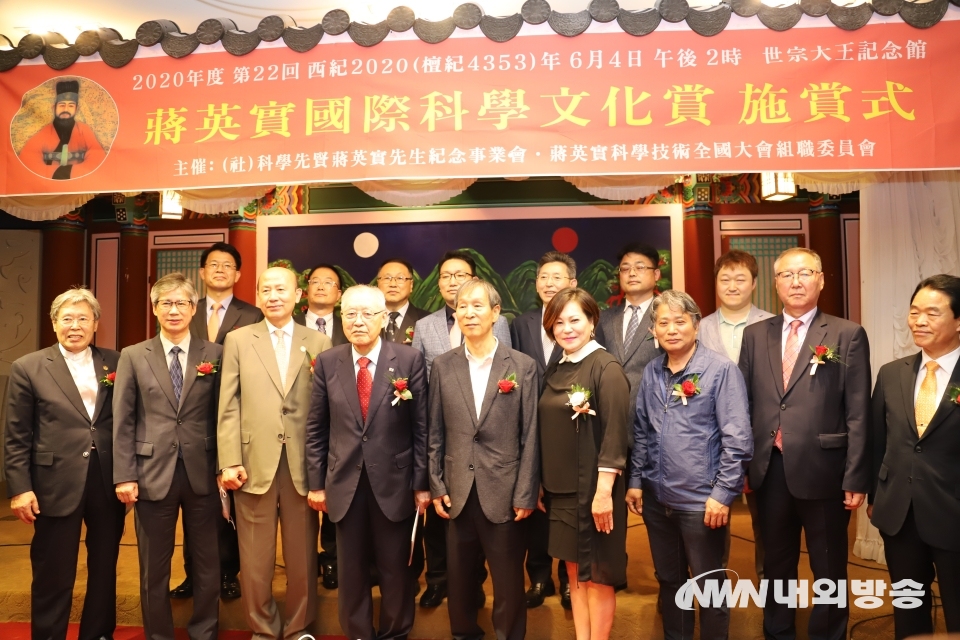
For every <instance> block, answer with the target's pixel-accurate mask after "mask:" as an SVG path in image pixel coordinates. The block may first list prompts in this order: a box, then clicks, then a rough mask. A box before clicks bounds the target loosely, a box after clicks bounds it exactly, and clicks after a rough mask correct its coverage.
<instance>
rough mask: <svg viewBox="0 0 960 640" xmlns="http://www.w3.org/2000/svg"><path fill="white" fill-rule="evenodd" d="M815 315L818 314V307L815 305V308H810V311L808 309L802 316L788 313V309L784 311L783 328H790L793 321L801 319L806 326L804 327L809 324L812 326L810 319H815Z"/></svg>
mask: <svg viewBox="0 0 960 640" xmlns="http://www.w3.org/2000/svg"><path fill="white" fill-rule="evenodd" d="M815 315H817V307H814V308H813V309H810V311H807V312H806V313H805V314H803V315H802V316H800V317H799V318H794V317H793V316H791V315H790V314H789V313H787V312H786V311H784V312H783V330H784V331H787V330H789V329H790V323H791V322H793V321H794V320H799V321H800V322H802V323H803V326H804V327H809V326H810V321H811V320H813V316H815Z"/></svg>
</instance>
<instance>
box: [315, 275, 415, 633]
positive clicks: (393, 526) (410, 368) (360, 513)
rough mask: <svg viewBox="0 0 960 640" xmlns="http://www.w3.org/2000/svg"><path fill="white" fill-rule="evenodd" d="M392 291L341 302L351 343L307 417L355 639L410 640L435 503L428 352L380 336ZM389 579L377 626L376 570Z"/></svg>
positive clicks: (364, 292)
mask: <svg viewBox="0 0 960 640" xmlns="http://www.w3.org/2000/svg"><path fill="white" fill-rule="evenodd" d="M385 315H386V301H385V299H384V295H383V292H381V291H380V290H379V289H376V288H374V287H370V286H366V285H357V286H354V287H350V288H349V289H347V290H346V291H345V292H344V294H343V298H342V299H341V302H340V317H341V319H342V320H343V332H344V334H345V335H346V337H347V340H348V341H349V344H344V345H340V346H337V347H334V348H332V349H330V350H329V351H326V352H324V353H323V354H322V355H321V356H320V357H319V358H317V361H316V363H315V364H314V375H313V394H312V399H311V403H310V416H309V418H308V420H307V476H308V480H309V483H310V493H309V494H308V500H309V502H310V506H311V507H313V508H314V509H317V510H318V511H323V512H324V513H326V514H327V515H328V516H329V517H330V520H331V521H333V522H334V523H335V525H336V529H337V549H338V553H340V554H341V556H342V557H343V558H349V559H350V563H349V565H346V566H344V565H341V566H340V572H339V585H340V586H339V588H340V593H339V595H338V598H337V604H338V607H339V612H340V627H341V629H343V632H344V633H345V634H346V635H347V637H348V638H351V639H354V638H357V639H362V640H376V639H377V638H406V637H407V635H408V634H409V633H410V630H411V629H412V628H413V618H414V605H415V600H414V598H415V597H416V591H415V586H414V579H415V577H414V576H413V574H412V572H411V569H410V566H409V557H410V531H411V529H412V527H413V524H414V518H416V517H417V516H418V515H419V514H420V513H421V512H423V510H424V509H426V507H427V505H429V504H430V491H429V487H430V482H429V479H428V477H427V374H426V367H425V366H424V362H423V356H422V355H421V354H420V352H419V351H417V350H415V349H412V348H410V347H407V346H404V345H402V344H395V343H393V342H390V341H387V340H384V339H382V338H381V337H380V334H381V330H382V328H383V323H384V319H385ZM371 562H373V563H374V564H375V565H376V567H377V571H378V572H379V574H380V579H379V582H380V624H379V629H378V630H375V629H374V627H373V598H372V595H371V592H370V588H371V581H370V571H369V570H368V567H370V565H371Z"/></svg>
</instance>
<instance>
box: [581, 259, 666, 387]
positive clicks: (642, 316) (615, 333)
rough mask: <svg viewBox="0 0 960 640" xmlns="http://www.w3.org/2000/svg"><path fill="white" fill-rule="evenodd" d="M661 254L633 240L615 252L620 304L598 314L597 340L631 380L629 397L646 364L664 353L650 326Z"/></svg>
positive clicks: (638, 382)
mask: <svg viewBox="0 0 960 640" xmlns="http://www.w3.org/2000/svg"><path fill="white" fill-rule="evenodd" d="M659 264H660V254H659V253H658V252H657V250H656V249H655V248H653V247H651V246H650V245H646V244H640V243H639V242H634V243H631V244H628V245H627V246H625V247H624V248H623V249H621V250H620V253H619V254H618V255H617V265H618V267H617V268H618V270H619V273H620V292H621V293H622V294H624V304H623V306H617V307H610V308H609V309H605V310H604V311H603V312H602V313H601V314H600V324H599V325H598V326H597V336H596V338H597V342H599V343H600V344H601V345H603V347H604V348H605V349H606V350H607V351H609V352H610V353H611V354H613V356H614V357H615V358H616V359H617V360H618V361H619V362H620V365H621V366H622V367H623V372H624V373H625V374H627V380H629V381H630V397H631V398H636V397H637V390H638V389H639V388H640V377H641V376H642V375H643V369H644V367H646V366H647V363H648V362H650V361H651V360H653V359H654V358H655V357H656V356H657V355H658V354H660V353H663V352H662V351H661V350H660V349H659V347H658V346H657V344H656V341H655V340H654V339H653V334H651V333H650V328H651V327H652V326H653V315H652V314H651V312H650V306H651V305H650V303H651V302H652V301H653V294H654V290H655V289H656V287H657V280H659V279H660V269H659V268H658V265H659Z"/></svg>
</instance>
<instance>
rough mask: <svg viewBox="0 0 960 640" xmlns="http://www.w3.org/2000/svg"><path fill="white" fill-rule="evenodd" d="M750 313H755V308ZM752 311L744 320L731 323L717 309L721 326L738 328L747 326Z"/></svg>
mask: <svg viewBox="0 0 960 640" xmlns="http://www.w3.org/2000/svg"><path fill="white" fill-rule="evenodd" d="M750 311H753V307H751V308H750ZM750 311H748V312H747V315H745V316H743V319H742V320H738V321H736V322H730V321H729V320H727V319H726V318H725V317H724V315H723V311H721V310H720V309H717V317H718V318H719V319H720V324H726V325H730V326H731V327H737V326H739V325H741V324H747V318H749V317H750ZM784 315H786V314H784Z"/></svg>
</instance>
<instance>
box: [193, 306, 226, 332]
mask: <svg viewBox="0 0 960 640" xmlns="http://www.w3.org/2000/svg"><path fill="white" fill-rule="evenodd" d="M206 304H207V299H206V298H200V300H198V301H197V312H196V313H195V314H193V320H191V321H190V332H191V333H192V334H193V335H195V336H197V337H201V338H206V337H207V325H206V324H205V322H204V321H205V320H206V319H207V311H206V309H204V305H206ZM231 306H232V305H231Z"/></svg>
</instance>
